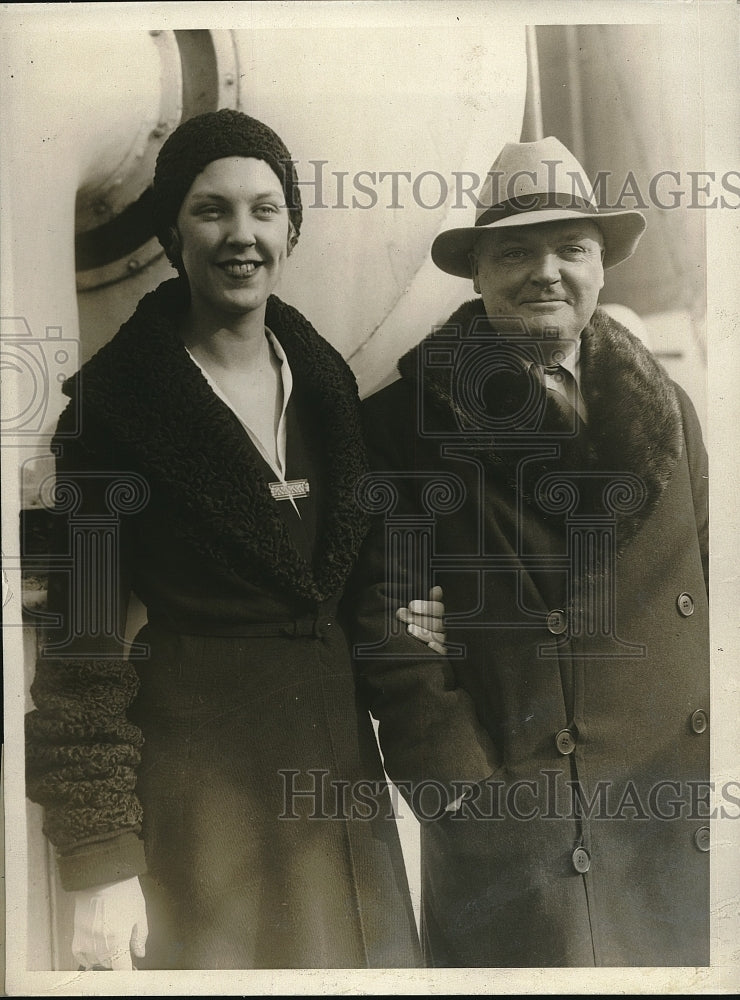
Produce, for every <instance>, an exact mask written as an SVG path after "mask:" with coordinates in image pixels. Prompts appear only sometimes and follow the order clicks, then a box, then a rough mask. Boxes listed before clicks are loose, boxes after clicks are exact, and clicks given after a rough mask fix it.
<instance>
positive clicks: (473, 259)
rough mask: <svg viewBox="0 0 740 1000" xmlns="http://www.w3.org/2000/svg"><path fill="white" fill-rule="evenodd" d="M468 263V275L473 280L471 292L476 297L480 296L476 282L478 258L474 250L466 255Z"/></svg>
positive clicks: (478, 285)
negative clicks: (473, 292) (472, 291)
mask: <svg viewBox="0 0 740 1000" xmlns="http://www.w3.org/2000/svg"><path fill="white" fill-rule="evenodd" d="M468 262H469V264H470V273H471V275H472V278H473V290H474V291H475V293H476V294H477V295H480V282H479V281H478V256H477V254H476V253H475V251H474V250H471V251H470V253H469V254H468Z"/></svg>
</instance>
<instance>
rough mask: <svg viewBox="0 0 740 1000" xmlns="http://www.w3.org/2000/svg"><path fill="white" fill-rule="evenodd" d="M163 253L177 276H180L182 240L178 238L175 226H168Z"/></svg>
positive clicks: (177, 230)
mask: <svg viewBox="0 0 740 1000" xmlns="http://www.w3.org/2000/svg"><path fill="white" fill-rule="evenodd" d="M164 252H165V253H166V254H167V259H168V260H169V262H170V264H172V266H173V267H174V268H175V269H176V270H177V271H178V273H179V274H182V273H183V263H182V239H181V238H180V230H179V229H178V228H177V226H170V228H169V230H168V232H167V245H166V246H165V248H164Z"/></svg>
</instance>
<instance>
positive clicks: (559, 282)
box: [470, 219, 604, 340]
mask: <svg viewBox="0 0 740 1000" xmlns="http://www.w3.org/2000/svg"><path fill="white" fill-rule="evenodd" d="M603 247H604V241H603V239H602V237H601V232H600V231H599V228H598V226H597V225H596V223H594V222H592V221H591V220H590V219H583V220H580V219H567V220H565V221H563V222H543V223H536V224H534V225H531V226H514V227H512V228H510V229H509V228H506V229H499V230H496V229H491V230H488V231H487V232H484V233H482V234H481V236H480V238H479V241H478V243H477V245H476V249H475V251H474V252H473V253H472V254H471V256H470V261H471V267H472V270H473V285H474V287H475V290H476V292H478V293H479V294H481V295H482V296H483V303H484V305H485V307H486V313H487V314H488V317H489V319H491V320H493V321H494V327H495V320H496V318H497V317H503V318H510V317H513V316H516V317H521V319H523V320H524V322H525V323H526V325H527V328H528V330H529V332H530V334H532V335H534V336H538V335H541V334H542V333H543V331H544V330H545V329H546V328H547V329H550V330H552V329H553V328H557V329H558V331H559V336H560V337H561V338H567V339H571V340H576V339H577V338H578V337H579V336H580V333H581V331H582V330H583V328H584V327H585V326H586V324H587V323H588V321H589V320H590V319H591V316H592V315H593V312H594V310H595V309H596V304H597V302H598V298H599V292H600V291H601V289H602V287H603V285H604V268H603V266H602V263H601V258H602V254H603Z"/></svg>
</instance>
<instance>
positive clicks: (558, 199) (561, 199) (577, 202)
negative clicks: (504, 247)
mask: <svg viewBox="0 0 740 1000" xmlns="http://www.w3.org/2000/svg"><path fill="white" fill-rule="evenodd" d="M547 209H567V210H568V211H572V212H580V213H582V214H583V215H596V214H597V208H596V206H595V205H594V204H593V202H590V201H586V199H585V198H579V197H578V196H577V195H575V194H566V193H564V192H558V191H533V192H532V193H531V194H527V195H523V196H522V197H520V198H510V199H509V200H508V201H501V202H499V203H498V204H496V205H492V206H491V207H490V208H487V209H486V210H485V211H484V212H483V214H482V215H480V216H479V217H478V218H477V219H476V221H475V224H476V226H488V225H490V224H491V223H492V222H498V221H499V220H500V219H508V218H509V217H510V216H512V215H522V214H523V213H525V212H544V211H547Z"/></svg>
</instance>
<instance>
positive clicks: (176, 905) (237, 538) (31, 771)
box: [27, 280, 418, 968]
mask: <svg viewBox="0 0 740 1000" xmlns="http://www.w3.org/2000/svg"><path fill="white" fill-rule="evenodd" d="M186 305H187V293H186V292H184V291H183V288H182V287H181V283H180V282H179V281H178V280H174V281H171V282H167V283H166V284H164V285H162V286H160V287H159V288H158V289H157V290H156V291H155V292H153V293H151V294H149V295H147V296H146V297H145V298H144V299H143V300H142V301H141V302H140V304H139V306H138V308H137V310H136V312H135V314H134V316H133V317H132V318H131V319H130V320H129V321H128V322H127V323H126V324H124V326H123V327H122V328H121V330H120V331H119V332H118V334H117V335H116V336H115V337H114V338H113V340H112V341H111V342H110V343H109V344H107V345H106V346H105V347H104V348H103V349H102V350H101V351H99V352H98V354H97V355H96V356H95V357H94V358H93V359H92V360H91V361H89V362H88V363H87V364H86V365H85V366H84V367H83V368H82V370H81V372H80V373H78V375H76V376H74V377H73V378H72V379H71V380H69V382H67V383H66V384H65V392H66V393H67V394H68V395H69V396H70V397H71V400H72V402H71V403H70V404H69V406H68V409H67V410H66V411H65V414H64V415H63V416H62V418H61V420H60V424H59V428H58V433H57V438H56V442H55V444H56V446H58V447H59V448H60V456H59V459H58V475H57V494H58V496H57V500H58V506H59V511H60V513H59V514H58V515H56V516H57V519H58V520H59V522H60V523H59V525H58V530H57V536H58V539H59V540H60V541H59V548H58V552H60V553H62V554H64V552H65V550H66V551H67V552H68V550H69V549H70V547H71V548H74V546H75V541H74V539H75V538H78V539H79V538H80V537H81V536H82V538H83V540H85V541H83V545H84V546H85V547H86V551H87V552H88V554H89V553H91V552H93V550H94V544H95V540H96V539H97V538H100V539H103V541H101V545H103V546H104V548H103V551H104V552H105V556H104V558H103V561H102V563H101V564H100V565H101V566H102V570H101V573H102V575H101V576H99V577H97V578H96V576H95V573H96V570H95V558H94V554H93V555H89V557H85V556H82V555H80V554H79V553H78V556H77V562H76V573H75V575H74V576H73V582H75V585H79V586H81V587H82V588H83V591H79V590H78V594H80V593H81V594H82V596H81V597H78V600H77V603H76V604H74V603H73V604H72V605H70V603H69V602H70V598H69V594H70V592H71V590H72V589H73V588H70V587H69V585H68V581H67V580H66V579H65V577H64V574H63V573H61V574H60V573H54V574H52V579H51V583H50V604H51V607H52V609H59V610H61V611H62V612H63V613H64V622H65V623H67V626H68V630H69V629H71V633H72V634H71V635H70V636H68V640H69V641H66V642H65V639H64V631H65V629H62V630H61V632H57V633H52V634H51V636H50V640H49V641H50V642H52V641H56V642H57V643H60V642H61V643H62V645H61V646H59V645H57V647H56V648H52V647H51V646H50V645H49V643H47V647H46V655H45V657H43V658H41V659H40V661H39V664H38V667H37V674H36V679H35V682H34V686H33V696H34V700H35V703H36V706H37V709H36V711H35V712H33V713H31V714H30V715H29V716H28V720H27V731H28V741H27V743H28V751H27V756H28V769H27V771H28V793H29V795H30V796H31V797H32V798H33V799H34V800H36V801H39V802H41V803H42V804H43V805H44V806H45V807H46V811H45V817H46V821H45V830H46V832H47V834H48V836H49V837H50V839H51V840H52V841H53V842H54V843H55V844H57V846H58V848H59V864H60V871H61V875H62V879H63V882H64V884H65V886H66V887H67V888H72V889H73V888H82V887H85V886H90V885H97V884H101V883H105V882H109V881H113V880H119V879H123V878H126V877H130V876H133V875H136V874H140V873H141V872H143V871H144V869H145V868H146V871H147V874H146V875H145V876H144V877H143V879H142V883H143V885H144V889H145V895H146V899H147V909H148V913H149V923H150V928H151V932H150V937H149V943H148V946H147V959H146V963H145V964H146V967H149V968H166V967H177V968H264V967H277V968H280V967H285V968H295V967H364V966H381V967H382V966H397V965H413V964H416V961H417V948H418V945H417V943H416V940H415V927H414V920H413V914H412V911H411V906H410V901H409V896H408V888H407V883H406V877H405V873H404V868H403V863H402V856H401V852H400V846H399V842H398V838H397V834H396V829H395V824H394V821H393V814H392V807H391V804H390V800H389V796H388V795H387V792H386V790H385V782H384V776H383V772H382V767H381V764H380V759H379V755H378V752H377V747H376V744H375V739H374V734H373V731H372V726H371V723H370V720H369V717H368V715H367V711H366V710H363V709H362V707H360V706H359V705H358V703H357V698H356V691H355V684H354V679H353V674H352V668H351V658H350V655H349V650H348V646H347V641H346V639H345V634H344V630H343V626H342V624H341V623H340V622H339V621H338V620H337V604H338V600H339V598H340V596H341V594H342V590H343V587H344V584H345V581H346V579H347V577H348V575H349V572H350V570H351V568H352V565H353V563H354V560H355V558H356V554H357V551H358V549H359V546H360V543H361V540H362V538H363V536H364V534H365V531H366V527H367V525H366V521H365V518H364V515H363V514H362V513H361V512H360V511H359V509H358V507H357V505H356V503H355V500H354V485H355V481H356V479H357V477H358V476H359V475H360V474H361V473H362V472H363V471H364V469H365V457H364V455H365V453H364V448H363V444H362V439H361V432H360V421H359V403H358V400H357V394H356V386H355V383H354V379H353V376H352V374H351V372H350V371H349V369H348V368H347V366H346V365H345V363H344V362H343V361H342V359H341V357H340V356H339V354H338V353H337V352H336V351H335V350H334V349H333V348H332V347H330V345H329V344H327V343H326V342H325V341H324V340H322V339H321V338H320V337H319V336H318V335H317V334H316V332H315V331H314V330H313V328H312V327H311V326H310V324H309V323H308V322H307V321H306V320H305V319H304V318H303V317H302V316H301V315H300V313H298V312H297V311H296V310H295V309H292V308H291V307H289V306H287V305H285V304H284V303H282V302H281V301H280V300H279V299H277V298H275V297H272V298H270V300H269V301H268V306H267V317H266V322H267V324H268V326H269V327H270V328H271V329H272V331H273V332H274V334H275V335H276V336H277V337H278V339H279V340H280V342H281V344H282V346H283V348H284V350H285V353H286V355H287V357H288V360H289V363H290V366H291V370H292V373H293V378H294V391H293V396H292V397H291V404H290V406H289V408H288V457H287V462H288V467H287V478H288V479H302V478H304V477H305V478H307V479H308V480H309V482H310V491H311V492H310V495H309V497H308V499H307V500H300V501H298V503H299V504H300V505H301V510H302V520H299V519H298V518H297V517H296V516H295V514H294V512H293V509H292V507H291V506H290V503H289V502H288V501H279V502H278V501H276V500H274V499H273V498H272V496H271V493H270V490H269V488H268V482H269V481H270V480H271V479H272V478H274V477H273V476H272V474H271V472H270V470H269V468H268V467H267V466H266V465H265V464H264V463H263V462H262V460H261V458H260V457H259V455H258V453H257V451H256V449H255V448H254V447H253V445H252V444H251V442H250V441H249V439H248V437H247V435H246V434H245V432H244V430H243V428H242V426H241V425H240V424H239V422H238V420H237V419H236V417H235V416H234V414H233V413H232V412H231V410H229V408H228V407H227V406H226V405H225V404H223V403H222V402H221V401H220V400H219V399H218V398H217V397H216V395H215V394H214V393H213V392H212V391H211V389H210V388H209V386H208V385H207V383H206V381H205V379H204V378H203V376H202V374H201V372H200V370H199V369H198V368H197V366H196V365H195V364H194V363H193V362H192V360H191V359H190V358H189V356H188V354H187V352H186V351H185V348H184V346H183V345H182V342H181V340H180V338H179V336H178V327H179V323H180V320H181V317H182V315H183V311H184V309H185V308H186ZM78 425H79V431H78ZM112 484H113V485H112ZM65 509H66V513H64V511H65ZM83 517H85V518H87V520H85V521H83V520H81V518H83ZM112 528H114V529H115V530H116V531H117V534H114V535H113V536H111V534H110V531H111V529H112ZM106 531H108V534H107V535H106ZM75 532H77V534H75ZM80 532H81V536H80ZM106 537H107V538H108V539H110V538H111V537H112V538H113V541H112V543H111V545H110V547H109V548H108V549H105V545H106V544H107V543H106V542H105V541H104V539H105V538H106ZM86 558H87V560H88V561H87V562H86V561H85V560H86ZM112 567H115V569H113V568H112ZM90 574H92V577H91V576H90ZM90 579H91V580H92V582H91V583H90V584H89V585H88V586H87V592H88V599H89V602H90V603H89V604H87V605H85V604H84V601H85V595H84V588H85V586H86V583H85V581H86V580H90ZM106 581H107V584H108V585H107V586H105V583H106ZM131 588H133V591H134V592H135V593H136V594H137V595H138V596H139V598H140V599H141V600H142V602H143V603H144V605H145V606H146V608H147V611H148V624H147V625H146V626H145V627H144V629H143V630H142V631H141V632H140V633H139V634H138V636H137V637H136V645H135V647H134V648H133V649H132V650H131V651H130V655H129V658H128V659H122V654H121V644H120V641H119V639H120V636H121V630H122V624H121V623H122V620H123V613H122V612H120V610H119V614H118V616H116V615H115V614H114V613H113V611H112V610H111V609H113V608H115V607H116V606H118V607H119V609H120V608H121V607H123V606H124V605H125V604H126V601H127V599H128V595H129V591H130V589H131ZM75 607H76V608H77V609H78V610H79V609H80V608H81V607H82V608H83V612H82V615H83V617H82V619H81V622H79V623H78V624H79V625H80V628H78V629H77V628H76V625H75V616H74V614H73V613H72V614H69V613H66V612H68V611H69V610H70V609H71V610H72V611H73V610H74V608H75ZM96 609H97V610H99V611H102V617H99V618H98V619H97V626H96V625H95V624H94V617H93V616H92V612H93V611H95V610H96ZM106 614H107V619H106V617H105V616H106ZM70 622H71V625H69V623H70ZM91 633H94V634H91ZM142 734H143V738H142ZM360 781H363V782H365V783H366V787H365V792H364V794H365V803H366V805H365V808H364V811H361V812H360V813H359V814H358V813H357V811H356V810H355V812H352V810H351V809H350V807H349V805H347V806H345V805H343V803H342V797H341V794H340V791H339V790H340V789H341V788H342V787H345V786H344V785H342V783H346V787H351V788H354V787H355V786H356V784H357V783H358V782H360ZM368 789H371V791H368ZM300 793H307V794H300ZM368 802H369V805H368V804H367V803H368Z"/></svg>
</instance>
